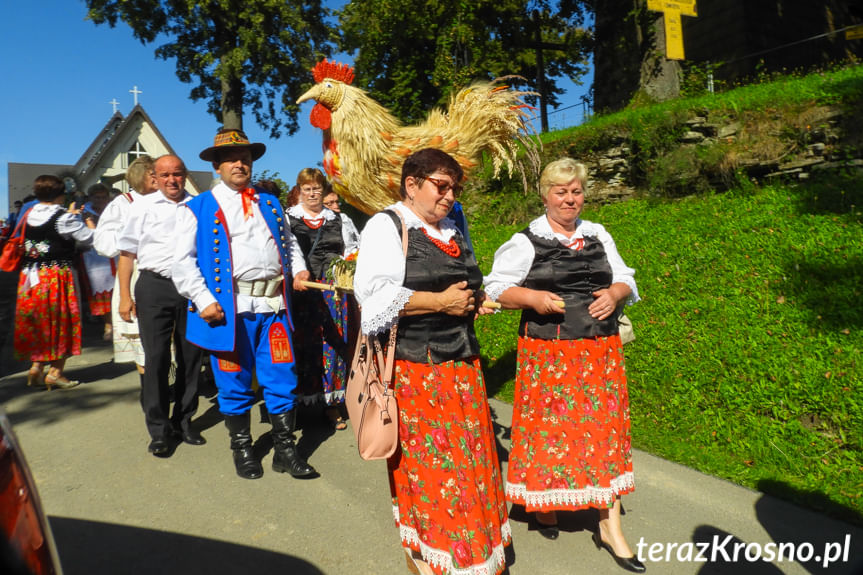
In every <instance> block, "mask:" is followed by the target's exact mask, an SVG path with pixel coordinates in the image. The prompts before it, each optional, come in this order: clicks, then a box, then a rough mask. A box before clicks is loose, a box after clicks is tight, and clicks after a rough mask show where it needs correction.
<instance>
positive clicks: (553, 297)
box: [527, 290, 566, 315]
mask: <svg viewBox="0 0 863 575" xmlns="http://www.w3.org/2000/svg"><path fill="white" fill-rule="evenodd" d="M562 301H563V298H561V297H560V296H559V295H557V294H556V293H552V292H550V291H542V290H530V292H529V293H528V294H527V304H528V305H529V306H530V308H531V309H533V311H535V312H536V313H538V314H542V315H549V314H553V313H566V310H565V309H564V308H563V306H561V304H559V303H555V302H562Z"/></svg>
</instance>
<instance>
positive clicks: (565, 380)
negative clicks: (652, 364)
mask: <svg viewBox="0 0 863 575" xmlns="http://www.w3.org/2000/svg"><path fill="white" fill-rule="evenodd" d="M634 488H635V484H634V482H633V475H632V445H631V432H630V421H629V394H628V392H627V387H626V369H625V367H624V362H623V352H622V345H621V343H620V336H617V335H614V336H610V337H600V338H597V339H578V340H542V339H534V338H530V337H519V339H518V372H517V374H516V379H515V401H514V404H513V416H512V447H511V450H510V453H509V466H508V468H507V482H506V497H507V499H508V500H509V501H511V502H513V503H519V504H521V505H524V506H525V509H526V510H527V511H528V512H533V511H552V510H576V509H584V508H586V507H595V508H607V507H611V506H612V505H613V504H614V500H615V499H616V497H617V496H619V495H623V494H625V493H629V492H631V491H632V490H633V489H634Z"/></svg>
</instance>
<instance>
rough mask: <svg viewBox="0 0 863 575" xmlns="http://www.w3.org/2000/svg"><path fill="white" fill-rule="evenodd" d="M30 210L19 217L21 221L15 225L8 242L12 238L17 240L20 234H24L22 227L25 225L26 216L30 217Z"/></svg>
mask: <svg viewBox="0 0 863 575" xmlns="http://www.w3.org/2000/svg"><path fill="white" fill-rule="evenodd" d="M32 209H33V208H30V209H28V210H27V211H26V212H24V214H23V215H22V216H21V219H20V220H18V222H17V223H16V224H15V229H14V230H12V235H10V236H9V239H10V240H11V239H12V238H17V237H18V236H20V235H21V234H23V233H24V226H26V225H27V216H29V215H30V210H32Z"/></svg>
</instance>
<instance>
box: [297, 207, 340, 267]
mask: <svg viewBox="0 0 863 575" xmlns="http://www.w3.org/2000/svg"><path fill="white" fill-rule="evenodd" d="M288 218H289V219H290V222H291V232H293V234H294V236H295V237H296V238H297V242H298V243H299V244H300V249H301V250H303V256H304V258H305V260H306V268H308V270H309V272H310V273H311V274H312V275H313V276H314V277H315V278H317V279H321V278H323V277H324V272H326V271H327V268H329V267H330V262H332V261H333V260H334V259H336V258H337V257H340V256H341V255H342V253H344V251H345V242H344V240H343V239H342V219H341V218H340V217H338V216H336V217H335V218H333V219H331V220H326V219H325V220H324V223H323V225H322V226H321V227H320V228H316V229H313V228H310V227H309V226H307V225H306V224H305V222H304V221H303V219H302V218H297V217H294V216H292V215H290V214H288ZM318 232H321V236H320V239H319V240H318V243H317V245H315V238H316V237H317V236H318ZM313 245H314V246H315V251H314V252H311V250H312V246H313ZM310 252H311V253H310Z"/></svg>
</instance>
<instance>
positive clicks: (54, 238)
mask: <svg viewBox="0 0 863 575" xmlns="http://www.w3.org/2000/svg"><path fill="white" fill-rule="evenodd" d="M65 213H66V211H65V210H57V213H55V214H54V215H53V216H51V217H50V218H49V219H48V221H47V222H45V223H44V224H42V225H40V226H33V225H30V224H29V223H28V224H27V226H26V229H25V230H24V238H25V239H26V240H27V241H28V242H32V243H34V244H41V246H40V247H41V248H42V249H32V250H25V253H24V263H25V265H31V264H34V263H35V264H37V265H40V266H47V265H60V266H68V265H72V263H73V262H74V260H75V240H73V239H68V240H67V239H66V238H64V237H63V236H61V235H60V233H59V232H58V231H57V220H59V219H60V216H62V215H63V214H65ZM46 247H47V249H45V248H46Z"/></svg>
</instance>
